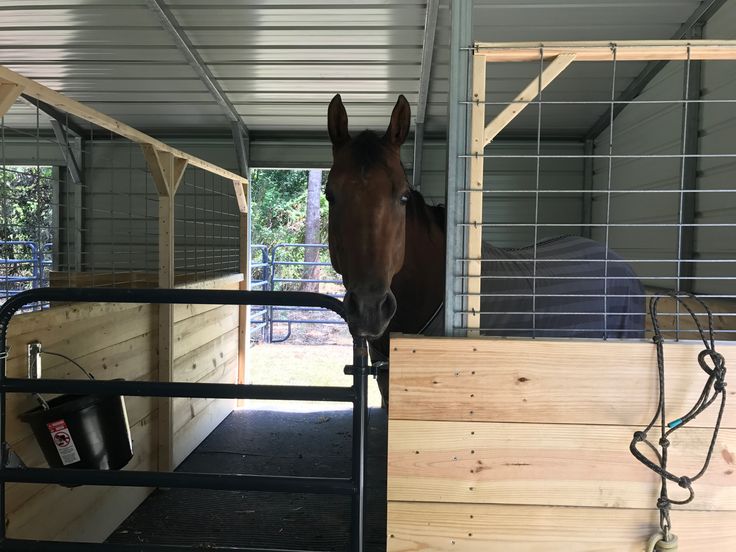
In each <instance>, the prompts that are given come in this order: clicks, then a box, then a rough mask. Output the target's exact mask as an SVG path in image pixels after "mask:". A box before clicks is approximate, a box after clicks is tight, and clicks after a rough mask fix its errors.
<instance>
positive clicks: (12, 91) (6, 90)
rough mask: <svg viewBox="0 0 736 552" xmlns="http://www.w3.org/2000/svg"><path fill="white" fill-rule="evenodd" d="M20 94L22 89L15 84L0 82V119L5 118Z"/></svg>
mask: <svg viewBox="0 0 736 552" xmlns="http://www.w3.org/2000/svg"><path fill="white" fill-rule="evenodd" d="M21 92H23V88H22V87H21V86H19V85H17V84H15V83H12V82H0V117H4V116H5V114H6V113H7V112H8V109H10V107H11V106H12V105H13V104H14V103H15V100H17V99H18V96H20V93H21Z"/></svg>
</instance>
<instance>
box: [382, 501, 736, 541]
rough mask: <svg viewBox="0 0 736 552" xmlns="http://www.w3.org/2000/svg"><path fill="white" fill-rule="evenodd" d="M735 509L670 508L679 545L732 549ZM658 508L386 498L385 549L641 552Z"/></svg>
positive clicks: (735, 533)
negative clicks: (387, 500)
mask: <svg viewBox="0 0 736 552" xmlns="http://www.w3.org/2000/svg"><path fill="white" fill-rule="evenodd" d="M734 515H735V514H734V512H699V511H679V510H674V511H673V512H672V522H673V528H674V533H675V534H676V535H677V536H678V538H679V542H680V550H683V551H700V550H708V551H709V552H729V551H731V550H734V549H736V525H734V523H733V520H734ZM658 527H659V518H658V513H657V512H656V510H653V509H647V510H629V509H621V508H607V509H603V508H559V507H549V506H496V505H491V504H483V505H476V504H436V503H426V504H420V503H413V502H389V504H388V543H387V551H388V552H420V551H422V552H424V551H429V550H432V551H435V552H450V551H452V552H489V551H491V552H493V551H498V552H501V551H503V552H539V551H540V550H544V551H546V552H592V551H595V552H642V551H643V550H644V546H645V544H646V542H647V540H648V539H649V537H650V536H651V535H652V534H654V533H655V532H656V529H657V528H658Z"/></svg>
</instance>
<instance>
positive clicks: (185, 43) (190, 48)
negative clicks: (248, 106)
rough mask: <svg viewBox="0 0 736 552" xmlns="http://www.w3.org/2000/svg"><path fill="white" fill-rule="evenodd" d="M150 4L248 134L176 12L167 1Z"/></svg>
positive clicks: (230, 115)
mask: <svg viewBox="0 0 736 552" xmlns="http://www.w3.org/2000/svg"><path fill="white" fill-rule="evenodd" d="M148 5H149V7H150V8H151V10H152V11H153V12H154V13H155V14H156V15H157V16H158V18H159V19H160V20H161V24H162V25H163V27H164V28H165V29H166V30H167V31H168V32H169V34H170V35H171V36H172V38H173V39H174V42H175V43H176V46H177V48H179V50H180V51H181V52H182V53H183V54H184V57H186V58H187V61H188V62H189V65H190V66H191V67H192V69H194V71H195V72H196V73H197V74H198V75H199V78H200V79H201V80H202V82H203V83H204V85H205V86H206V87H207V90H209V92H210V94H212V97H213V98H214V99H215V101H216V102H217V103H218V104H220V107H222V110H223V112H224V113H225V115H226V116H227V118H228V119H230V121H232V122H234V123H237V124H238V125H239V126H240V127H241V131H242V132H243V133H244V134H246V135H247V134H248V127H247V125H246V124H245V121H243V118H242V117H241V116H240V114H239V113H238V111H237V109H235V106H234V105H233V104H232V102H231V101H230V100H229V99H228V97H227V95H226V94H225V91H224V90H223V89H222V88H221V87H220V85H219V84H218V83H217V80H216V79H215V76H214V75H213V74H212V72H211V71H210V70H209V69H208V68H207V66H206V64H205V62H204V60H203V59H202V57H201V56H200V55H199V53H197V51H196V49H195V47H194V45H193V44H192V41H191V40H189V37H187V35H186V33H185V32H184V31H183V30H182V28H181V26H180V25H179V22H178V21H177V20H176V17H174V14H173V13H172V12H171V10H170V9H169V7H168V6H167V5H166V3H165V2H164V1H163V0H148Z"/></svg>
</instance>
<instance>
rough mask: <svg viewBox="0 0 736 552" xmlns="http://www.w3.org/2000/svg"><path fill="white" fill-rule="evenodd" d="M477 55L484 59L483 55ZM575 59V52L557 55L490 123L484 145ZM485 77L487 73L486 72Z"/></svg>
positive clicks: (485, 132) (485, 134)
mask: <svg viewBox="0 0 736 552" xmlns="http://www.w3.org/2000/svg"><path fill="white" fill-rule="evenodd" d="M476 57H478V58H480V59H481V60H482V59H483V58H482V56H479V55H477V56H476ZM573 61H575V54H560V55H558V56H557V57H555V58H554V59H553V60H552V61H551V62H550V63H549V65H547V67H545V68H544V70H543V71H542V74H541V75H540V76H539V77H536V78H535V79H534V80H533V81H532V82H530V83H529V84H528V85H527V87H526V88H524V90H522V91H521V92H520V93H519V94H518V95H517V96H516V97H515V98H514V101H513V102H512V103H510V104H509V105H507V106H506V107H504V108H503V110H502V111H501V113H499V114H498V115H496V117H495V118H494V119H493V120H492V121H491V122H490V123H488V125H487V126H486V128H485V131H484V142H483V145H484V146H485V145H488V144H490V143H491V141H492V140H493V139H494V138H495V137H496V136H498V133H499V132H501V131H502V130H503V129H504V128H506V127H507V126H508V124H509V123H510V122H511V121H513V120H514V119H515V118H516V116H517V115H519V113H521V112H522V111H524V109H526V107H527V106H528V105H529V102H531V101H532V100H533V99H534V98H536V97H537V96H538V95H539V92H540V90H544V89H545V88H547V86H549V85H550V83H552V81H553V80H555V79H556V78H557V77H558V76H560V74H561V73H562V72H563V71H564V70H565V69H567V67H568V66H569V65H570V64H571V63H572V62H573ZM484 77H485V73H484Z"/></svg>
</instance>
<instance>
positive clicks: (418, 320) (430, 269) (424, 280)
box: [374, 206, 445, 355]
mask: <svg viewBox="0 0 736 552" xmlns="http://www.w3.org/2000/svg"><path fill="white" fill-rule="evenodd" d="M420 207H423V206H420ZM423 208H425V209H426V208H427V207H423ZM407 215H408V214H407ZM428 219H429V220H432V219H433V214H430V213H428ZM444 289H445V232H444V229H443V228H441V227H440V226H439V224H437V223H435V222H434V221H433V220H432V222H431V223H430V225H429V226H428V225H427V222H426V221H425V220H419V217H417V216H416V215H415V216H407V218H406V244H405V248H404V265H403V267H402V268H401V270H400V271H399V272H398V273H397V274H396V276H394V279H393V281H392V283H391V291H393V293H394V296H395V297H396V314H395V315H394V317H393V319H392V320H391V324H390V325H389V327H388V330H387V331H386V333H385V334H384V335H383V336H381V338H379V339H378V340H377V341H376V342H375V343H374V347H376V348H377V349H378V350H379V351H380V352H382V353H384V354H385V355H388V336H389V334H390V333H391V332H400V333H409V334H411V333H419V331H420V330H421V329H422V328H423V327H424V325H425V324H426V323H427V322H428V321H429V319H430V318H431V317H432V315H434V314H435V313H436V311H437V308H438V307H439V306H440V305H441V303H442V301H443V300H444Z"/></svg>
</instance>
